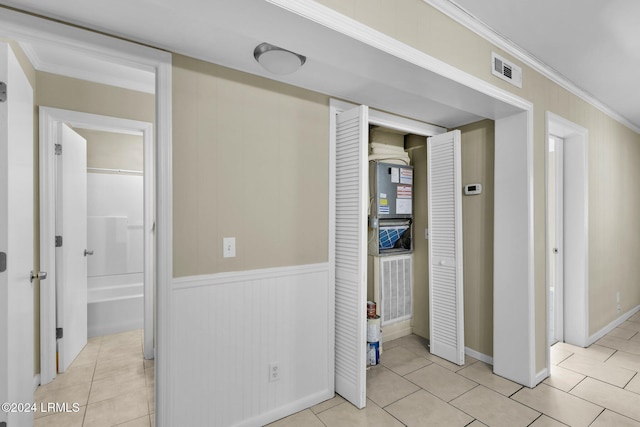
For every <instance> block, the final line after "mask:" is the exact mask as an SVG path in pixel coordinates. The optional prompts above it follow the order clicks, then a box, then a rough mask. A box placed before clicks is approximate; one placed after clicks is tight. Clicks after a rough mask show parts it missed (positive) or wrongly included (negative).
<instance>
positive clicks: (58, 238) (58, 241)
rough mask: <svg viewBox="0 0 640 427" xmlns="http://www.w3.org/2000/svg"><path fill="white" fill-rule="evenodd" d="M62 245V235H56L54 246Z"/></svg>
mask: <svg viewBox="0 0 640 427" xmlns="http://www.w3.org/2000/svg"><path fill="white" fill-rule="evenodd" d="M60 247H62V236H56V248H60Z"/></svg>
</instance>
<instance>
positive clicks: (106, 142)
mask: <svg viewBox="0 0 640 427" xmlns="http://www.w3.org/2000/svg"><path fill="white" fill-rule="evenodd" d="M75 131H76V132H78V134H80V136H82V137H83V138H84V139H86V140H87V167H88V168H101V169H124V170H130V171H142V170H144V141H143V139H142V136H141V135H128V134H124V133H115V132H103V131H98V130H89V129H75Z"/></svg>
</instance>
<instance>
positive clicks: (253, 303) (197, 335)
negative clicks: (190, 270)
mask: <svg viewBox="0 0 640 427" xmlns="http://www.w3.org/2000/svg"><path fill="white" fill-rule="evenodd" d="M329 277H330V276H329V265H328V264H326V263H323V264H314V265H307V266H297V267H283V268H271V269H264V270H253V271H244V272H236V273H220V274H215V275H209V276H194V277H186V278H176V279H174V281H173V286H172V292H171V294H172V295H171V304H172V305H173V307H172V312H173V316H172V318H173V324H172V325H171V334H172V337H171V342H172V348H171V350H170V352H171V366H172V371H171V373H170V375H171V378H172V381H171V382H172V387H171V390H170V391H169V393H170V395H171V398H170V399H169V401H170V402H171V403H172V406H173V408H172V411H171V413H172V414H173V420H171V421H170V422H169V425H188V426H207V427H211V426H260V425H264V424H266V423H268V422H271V421H274V420H276V419H279V418H282V417H284V416H286V415H289V414H291V413H294V412H297V411H299V410H302V409H305V408H307V407H310V406H312V405H314V404H316V403H319V402H322V401H324V400H326V399H329V398H331V397H332V396H333V395H334V391H333V372H332V369H331V367H332V360H333V351H334V350H333V348H334V347H333V341H334V335H333V330H334V320H333V319H332V318H330V316H329V313H330V312H331V311H330V307H329V305H330V304H333V301H330V298H329V296H330V295H332V293H330V290H331V289H330V286H332V285H331V284H330V283H329ZM270 364H278V367H279V371H280V379H279V380H278V381H269V375H270V371H269V367H270Z"/></svg>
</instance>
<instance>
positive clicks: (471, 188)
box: [464, 184, 482, 196]
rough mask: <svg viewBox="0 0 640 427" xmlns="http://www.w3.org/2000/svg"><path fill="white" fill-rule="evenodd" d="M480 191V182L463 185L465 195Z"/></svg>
mask: <svg viewBox="0 0 640 427" xmlns="http://www.w3.org/2000/svg"><path fill="white" fill-rule="evenodd" d="M480 193H482V184H467V185H465V186H464V194H465V196H473V195H474V194H480Z"/></svg>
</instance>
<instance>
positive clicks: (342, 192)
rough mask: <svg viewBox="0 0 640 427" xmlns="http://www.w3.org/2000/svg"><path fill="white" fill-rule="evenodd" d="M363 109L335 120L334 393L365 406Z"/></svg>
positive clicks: (365, 127) (365, 133)
mask: <svg viewBox="0 0 640 427" xmlns="http://www.w3.org/2000/svg"><path fill="white" fill-rule="evenodd" d="M368 135H369V120H368V108H367V107H366V106H360V107H357V108H354V109H352V110H349V111H345V112H343V113H340V114H338V116H337V118H336V236H335V238H336V239H335V241H336V243H335V247H336V253H335V260H336V285H335V289H336V291H335V292H336V295H335V298H336V307H335V317H336V324H335V328H336V334H335V341H336V344H335V345H336V347H335V353H336V359H335V373H336V374H335V380H336V382H335V388H336V392H338V393H339V394H340V395H341V396H342V397H344V398H345V399H347V400H348V401H350V402H351V403H353V404H354V405H355V406H356V407H358V408H364V407H365V405H366V388H367V384H366V380H367V378H366V345H367V342H366V326H367V325H366V298H367V293H366V292H367V283H366V273H367V252H366V251H367V228H366V227H367V197H368V187H367V186H368V182H369V178H368V156H367V143H368V140H369V136H368Z"/></svg>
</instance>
